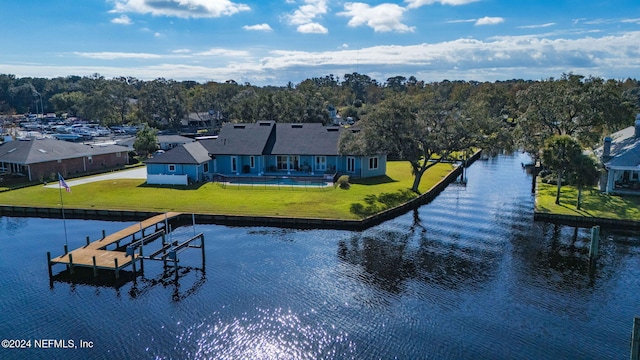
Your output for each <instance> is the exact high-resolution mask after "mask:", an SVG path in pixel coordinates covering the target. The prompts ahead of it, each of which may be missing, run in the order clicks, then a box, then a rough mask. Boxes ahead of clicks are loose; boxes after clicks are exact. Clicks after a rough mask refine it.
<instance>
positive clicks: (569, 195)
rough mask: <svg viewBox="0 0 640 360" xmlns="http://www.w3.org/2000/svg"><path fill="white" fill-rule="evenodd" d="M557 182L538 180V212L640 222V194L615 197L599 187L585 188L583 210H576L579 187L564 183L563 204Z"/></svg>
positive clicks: (561, 193) (562, 191)
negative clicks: (558, 201) (557, 203)
mask: <svg viewBox="0 0 640 360" xmlns="http://www.w3.org/2000/svg"><path fill="white" fill-rule="evenodd" d="M556 190H557V186H556V185H555V184H545V183H542V182H538V192H537V195H536V211H538V212H543V213H549V214H559V215H571V216H585V217H599V218H605V219H616V220H636V221H640V197H637V196H636V197H633V196H624V197H622V196H614V195H608V194H604V193H602V192H600V191H599V190H598V189H596V188H593V189H587V190H583V191H582V204H581V209H580V210H577V209H576V203H577V199H578V190H577V189H576V188H574V187H572V186H562V190H561V192H560V204H559V205H556V204H555V200H556Z"/></svg>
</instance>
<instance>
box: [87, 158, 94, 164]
mask: <svg viewBox="0 0 640 360" xmlns="http://www.w3.org/2000/svg"><path fill="white" fill-rule="evenodd" d="M87 160H89V164H93V156H87Z"/></svg>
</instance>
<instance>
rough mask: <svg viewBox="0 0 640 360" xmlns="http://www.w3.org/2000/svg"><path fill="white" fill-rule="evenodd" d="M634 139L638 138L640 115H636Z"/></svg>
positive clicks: (639, 136) (639, 133)
mask: <svg viewBox="0 0 640 360" xmlns="http://www.w3.org/2000/svg"><path fill="white" fill-rule="evenodd" d="M636 137H637V138H640V114H637V115H636Z"/></svg>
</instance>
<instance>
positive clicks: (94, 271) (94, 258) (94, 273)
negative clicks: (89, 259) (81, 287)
mask: <svg viewBox="0 0 640 360" xmlns="http://www.w3.org/2000/svg"><path fill="white" fill-rule="evenodd" d="M93 277H94V278H97V277H98V267H97V266H96V257H95V256H93Z"/></svg>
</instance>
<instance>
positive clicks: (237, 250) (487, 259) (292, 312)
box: [0, 155, 640, 359]
mask: <svg viewBox="0 0 640 360" xmlns="http://www.w3.org/2000/svg"><path fill="white" fill-rule="evenodd" d="M521 162H526V159H525V158H524V157H522V156H521V155H516V156H513V157H510V156H501V157H498V158H495V159H492V160H489V161H478V162H476V163H475V164H474V165H473V166H472V167H471V168H470V169H469V170H468V184H467V186H461V185H451V186H449V188H448V189H447V190H445V191H444V192H443V193H442V194H441V195H440V196H439V197H438V198H437V199H436V200H435V201H433V202H432V203H431V204H428V205H425V206H423V207H421V208H420V209H418V210H417V211H415V212H410V213H408V214H406V215H404V216H401V217H399V218H397V219H394V220H392V221H389V222H386V223H384V224H382V225H380V226H377V227H375V228H372V229H369V230H367V231H364V232H347V231H332V230H313V231H302V230H285V229H277V228H230V227H224V226H215V225H196V228H195V229H194V228H193V227H191V226H186V227H182V228H179V229H177V231H176V232H174V234H173V235H172V236H173V237H174V239H186V238H188V237H190V236H192V235H193V233H194V230H195V231H197V232H203V233H204V234H205V238H206V265H205V267H204V271H203V269H202V260H201V256H200V252H199V250H189V251H186V252H184V253H182V254H181V255H182V256H181V264H182V265H183V266H184V268H182V270H181V273H180V279H179V281H178V283H176V282H175V281H173V277H172V276H163V269H162V265H161V263H151V262H150V261H147V262H145V275H144V278H138V281H137V282H136V283H135V284H134V283H133V282H126V283H124V284H123V285H121V286H120V287H117V286H115V285H113V284H106V285H100V286H96V285H86V284H85V285H83V284H70V283H67V282H63V281H56V282H55V283H54V286H53V289H51V288H50V287H49V281H48V277H47V267H46V252H47V251H52V252H53V253H54V254H60V253H61V251H62V245H63V244H64V229H63V222H62V221H61V220H52V219H34V218H8V217H4V218H0V254H1V256H0V274H1V275H2V276H0V295H1V296H0V310H1V311H2V312H1V313H0V337H2V338H3V339H32V340H34V339H71V340H74V344H75V345H79V341H80V340H86V341H92V342H93V344H94V347H93V348H92V349H37V350H36V349H24V350H18V349H0V359H36V358H52V359H56V358H58V359H59V358H63V359H87V358H96V359H100V358H105V359H138V358H142V359H154V358H155V359H207V358H216V359H317V358H336V359H393V358H398V359H417V358H420V359H627V358H628V356H629V349H630V345H629V343H630V336H631V328H632V321H633V317H634V316H636V315H640V263H639V259H640V238H639V236H638V234H626V235H625V234H619V233H612V232H611V231H608V230H606V229H603V232H602V235H603V237H602V242H601V248H600V253H601V257H600V258H599V259H598V261H597V264H596V265H595V267H594V268H590V267H589V263H588V261H587V256H588V255H587V254H588V238H589V232H588V231H587V230H584V229H580V230H575V229H573V228H569V227H562V226H555V225H552V224H545V223H535V222H533V221H532V217H533V216H532V206H533V199H532V197H531V195H530V194H529V191H530V181H531V180H530V177H528V176H527V174H525V173H524V172H523V170H522V169H521ZM283 191H284V190H283ZM129 224H131V223H118V222H101V221H82V220H68V221H67V222H66V226H67V231H68V239H69V246H70V247H71V248H75V247H78V246H81V245H83V243H84V239H85V236H87V235H89V236H90V237H91V238H97V237H99V236H100V234H101V231H102V229H105V230H106V231H107V232H110V231H115V230H118V229H121V228H123V227H125V226H127V225H129ZM63 269H64V267H62V266H58V267H54V271H56V272H60V271H62V270H63Z"/></svg>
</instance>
